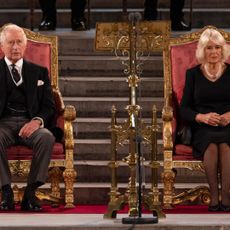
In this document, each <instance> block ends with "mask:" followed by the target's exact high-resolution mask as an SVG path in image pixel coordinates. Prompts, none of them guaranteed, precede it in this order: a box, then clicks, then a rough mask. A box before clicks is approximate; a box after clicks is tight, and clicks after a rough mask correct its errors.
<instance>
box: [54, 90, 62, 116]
mask: <svg viewBox="0 0 230 230" xmlns="http://www.w3.org/2000/svg"><path fill="white" fill-rule="evenodd" d="M53 96H54V101H55V105H56V108H57V112H58V114H63V112H64V110H65V105H64V102H63V99H62V95H61V92H60V90H59V89H58V88H53Z"/></svg>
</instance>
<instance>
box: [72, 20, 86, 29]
mask: <svg viewBox="0 0 230 230" xmlns="http://www.w3.org/2000/svg"><path fill="white" fill-rule="evenodd" d="M72 30H74V31H82V30H86V25H85V22H84V21H83V20H80V21H77V20H73V21H72Z"/></svg>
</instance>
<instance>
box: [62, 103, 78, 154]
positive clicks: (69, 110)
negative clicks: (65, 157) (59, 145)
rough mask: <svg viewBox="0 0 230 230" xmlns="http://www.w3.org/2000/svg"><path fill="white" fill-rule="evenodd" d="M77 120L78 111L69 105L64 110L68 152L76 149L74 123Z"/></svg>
mask: <svg viewBox="0 0 230 230" xmlns="http://www.w3.org/2000/svg"><path fill="white" fill-rule="evenodd" d="M75 119H76V110H75V108H74V106H72V105H67V106H66V107H65V109H64V136H65V148H66V150H68V149H69V150H72V151H73V149H74V136H73V124H72V123H73V121H74V120H75Z"/></svg>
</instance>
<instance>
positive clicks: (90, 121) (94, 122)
mask: <svg viewBox="0 0 230 230" xmlns="http://www.w3.org/2000/svg"><path fill="white" fill-rule="evenodd" d="M127 121H128V116H127V118H118V119H117V124H118V125H124V124H126V122H127ZM142 122H144V124H146V125H148V126H150V125H151V124H150V123H151V119H150V118H148V119H142ZM157 122H158V126H159V131H158V134H157V136H158V138H159V139H161V137H162V132H161V130H162V129H161V127H162V119H161V118H159V119H158V121H157ZM73 126H74V130H75V137H76V138H77V139H108V138H110V136H111V131H110V127H111V118H87V117H86V118H85V117H84V118H76V121H75V122H74V124H73Z"/></svg>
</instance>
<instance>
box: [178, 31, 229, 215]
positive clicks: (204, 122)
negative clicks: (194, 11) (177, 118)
mask: <svg viewBox="0 0 230 230" xmlns="http://www.w3.org/2000/svg"><path fill="white" fill-rule="evenodd" d="M229 54H230V48H229V46H228V44H227V43H226V41H225V39H224V37H223V36H222V35H221V33H219V32H218V31H217V30H215V29H210V28H208V29H206V30H205V31H204V32H203V33H202V35H201V37H200V39H199V42H198V46H197V50H196V58H197V60H198V62H199V63H200V64H199V65H197V66H195V67H193V68H191V69H189V70H187V73H186V82H185V87H184V93H183V97H182V101H181V107H180V109H181V116H182V118H183V119H184V120H185V121H187V122H188V123H189V124H190V125H191V128H192V134H193V138H192V146H193V155H194V157H196V158H199V159H203V163H204V168H205V172H206V176H207V180H208V183H209V187H210V192H211V203H210V205H209V211H230V198H229V186H230V65H229V64H227V63H226V62H225V61H226V60H227V59H228V57H229ZM218 172H220V181H218ZM219 182H220V185H221V190H220V194H219V189H218V184H219ZM219 197H221V201H220V200H219Z"/></svg>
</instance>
